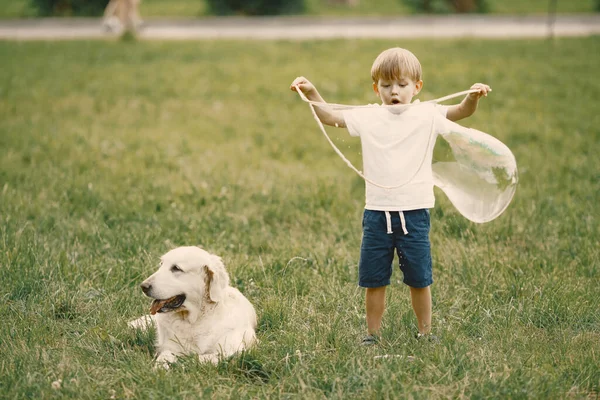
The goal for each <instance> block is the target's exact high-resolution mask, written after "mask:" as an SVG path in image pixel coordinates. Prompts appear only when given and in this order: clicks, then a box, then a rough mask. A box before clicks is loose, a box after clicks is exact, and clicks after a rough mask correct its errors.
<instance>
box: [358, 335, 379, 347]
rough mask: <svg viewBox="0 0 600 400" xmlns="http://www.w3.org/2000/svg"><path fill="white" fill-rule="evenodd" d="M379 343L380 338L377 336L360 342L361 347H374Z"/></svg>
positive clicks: (370, 336) (367, 337)
mask: <svg viewBox="0 0 600 400" xmlns="http://www.w3.org/2000/svg"><path fill="white" fill-rule="evenodd" d="M377 343H379V336H376V335H367V336H365V337H364V338H363V340H362V341H361V342H360V345H361V346H373V345H374V344H377Z"/></svg>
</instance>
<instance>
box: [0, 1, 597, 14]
mask: <svg viewBox="0 0 600 400" xmlns="http://www.w3.org/2000/svg"><path fill="white" fill-rule="evenodd" d="M305 4H306V13H307V14H308V15H323V16H389V15H410V14H412V12H413V11H412V9H411V7H410V6H408V5H407V4H406V3H405V2H404V1H403V0H376V1H375V0H360V1H358V3H357V4H356V5H355V6H353V7H348V6H343V5H336V4H332V3H329V2H327V1H323V0H305ZM487 4H488V8H489V10H488V12H489V13H492V14H545V13H547V12H548V5H549V0H530V1H522V0H487ZM556 10H557V12H559V13H591V12H594V11H597V0H558V1H557V2H556ZM140 13H141V14H142V16H144V17H146V18H152V17H199V16H205V15H206V14H207V13H208V10H207V6H206V4H205V2H204V1H202V0H168V1H165V0H142V2H141V5H140ZM35 14H36V11H35V8H34V7H33V6H32V5H31V0H0V18H24V17H33V16H35Z"/></svg>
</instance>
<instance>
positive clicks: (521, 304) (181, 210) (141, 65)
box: [0, 37, 600, 399]
mask: <svg viewBox="0 0 600 400" xmlns="http://www.w3.org/2000/svg"><path fill="white" fill-rule="evenodd" d="M399 44H400V45H402V46H404V47H407V48H410V49H412V50H413V51H414V52H415V53H416V54H417V56H418V57H419V58H420V59H421V62H422V64H423V67H424V72H425V76H424V79H425V88H424V91H423V92H422V95H421V96H420V97H421V98H422V99H431V98H435V97H439V96H442V95H445V94H448V93H453V92H456V91H460V90H464V89H467V88H468V87H469V86H470V85H471V84H472V83H474V82H486V83H489V84H490V85H491V86H492V87H493V89H494V91H493V93H492V94H491V95H490V97H488V98H486V99H485V100H484V101H482V103H481V106H480V109H479V111H478V112H477V114H476V115H474V116H473V117H472V118H470V119H468V120H465V121H464V125H467V126H473V127H477V128H479V129H481V130H484V131H487V132H489V133H491V134H493V135H495V136H496V137H498V138H499V139H500V140H502V141H503V142H505V143H506V144H507V145H508V146H509V147H510V148H511V149H512V150H513V152H514V153H515V156H516V158H517V160H518V163H519V167H520V185H519V188H518V190H517V193H516V196H515V198H514V200H513V203H512V204H511V206H510V207H509V208H508V210H507V211H506V212H505V214H503V215H502V216H501V217H500V218H498V219H497V220H495V221H493V222H490V223H487V224H484V225H476V224H473V223H470V222H469V221H467V220H465V219H464V218H463V217H461V216H460V215H459V214H458V213H457V212H456V211H455V210H454V209H453V208H452V206H451V205H450V204H449V202H448V201H447V199H446V198H445V197H444V195H443V194H441V192H437V200H438V201H437V204H436V207H435V209H433V210H432V233H431V240H432V244H433V257H434V278H435V280H436V283H435V284H434V285H433V298H434V299H433V300H434V331H435V332H436V334H438V335H439V336H441V338H442V340H441V342H440V343H438V344H429V343H422V342H417V341H416V340H415V339H414V334H415V332H416V327H415V324H416V323H415V320H414V317H413V313H412V310H411V306H410V302H409V296H408V289H407V288H406V287H405V286H404V285H403V284H401V283H400V281H401V273H400V272H399V271H398V270H397V269H395V273H394V277H393V278H394V279H393V280H394V282H393V284H392V285H391V287H390V289H389V290H388V309H387V311H386V314H385V316H384V330H383V338H384V339H383V342H382V344H381V345H380V346H376V347H372V348H361V347H359V346H358V345H357V344H358V342H359V340H360V338H361V336H362V335H363V334H364V332H365V321H364V311H363V301H364V293H363V291H362V290H361V289H359V288H357V284H356V281H357V261H358V253H359V245H360V238H361V228H360V219H361V214H362V207H363V205H364V188H363V182H362V181H361V180H360V178H358V177H357V176H355V175H354V173H353V172H352V171H350V170H349V169H348V168H347V167H346V166H345V165H344V164H343V162H342V161H341V160H340V159H339V158H337V156H336V155H335V153H334V152H333V151H332V150H331V149H330V147H329V145H328V144H327V143H326V141H325V139H324V138H323V137H322V135H321V134H320V132H319V131H318V128H317V126H316V124H315V122H314V120H313V119H312V116H311V114H310V111H309V109H308V107H307V106H306V105H305V104H304V103H303V102H301V101H300V100H299V99H298V97H297V95H296V94H294V93H293V92H291V91H289V89H288V86H289V84H290V82H291V81H292V80H293V78H295V77H296V76H297V75H305V76H307V77H309V78H311V79H312V80H313V81H314V82H315V84H317V85H318V87H319V88H320V90H321V93H322V94H323V96H324V97H325V98H326V99H328V100H329V101H335V102H340V103H350V104H362V103H366V102H373V101H375V98H374V96H373V94H372V92H371V91H370V82H369V79H370V78H369V70H370V66H371V62H372V60H373V59H374V57H375V56H376V55H377V54H378V53H379V52H380V51H381V50H382V49H384V48H387V47H391V46H395V45H399ZM599 48H600V38H598V37H596V38H586V39H557V40H556V41H554V42H549V41H542V40H540V41H536V40H531V41H477V40H460V41H454V40H452V41H450V40H448V41H439V40H438V41H418V40H410V41H408V40H407V41H403V42H402V43H398V42H392V41H376V40H368V41H332V42H327V41H319V42H245V41H240V42H233V41H232V42H211V41H200V42H181V43H177V42H122V41H114V42H113V41H92V42H83V41H81V42H77V41H74V42H60V43H51V42H0V57H1V59H2V60H4V61H3V67H2V68H1V69H0V148H1V149H2V152H1V153H0V154H1V155H0V282H2V285H1V286H0V296H1V298H2V307H0V318H2V321H4V322H3V323H2V324H0V343H1V344H2V346H1V347H2V355H1V357H0V393H1V394H0V397H2V398H7V399H25V398H38V399H45V398H74V399H75V398H76V399H99V398H119V399H127V398H140V399H148V398H181V399H194V398H198V397H199V396H201V395H204V396H205V397H207V398H302V399H319V398H339V399H349V398H356V399H365V398H370V399H375V398H414V399H432V398H433V399H437V398H475V399H477V398H511V399H519V398H531V399H542V398H544V399H548V398H550V399H551V398H556V399H558V398H575V399H592V398H597V397H598V395H599V393H600V310H599V307H598V299H599V298H600V285H599V283H600V279H599V278H600V261H599V259H600V246H599V244H600V243H599V241H600V228H599V218H600V213H599V206H598V199H599V198H600V190H599V187H600V186H599V185H600V175H599V171H600V158H599V157H598V152H599V150H600V149H599V147H598V146H599V143H600V128H599V126H600V118H599V116H598V110H597V101H598V98H600V81H599V80H598V79H597V66H598V65H599V64H600V52H599V51H598V49H599ZM332 55H334V56H333V57H332ZM333 133H334V137H335V140H336V141H337V143H338V144H339V145H340V146H341V147H342V149H343V150H344V151H345V152H346V154H347V155H348V156H349V158H351V159H352V160H353V161H354V162H356V163H358V164H359V163H360V160H359V155H358V151H359V143H358V142H357V141H356V140H354V139H351V138H349V137H348V136H347V135H346V134H345V133H344V132H343V131H342V130H339V132H333ZM178 245H202V246H203V247H204V248H206V249H208V250H209V251H211V252H214V253H216V254H219V255H220V256H222V257H223V259H224V261H225V263H226V265H227V266H228V269H229V272H230V275H231V278H232V284H233V285H235V286H236V287H238V288H239V289H240V290H241V291H242V292H243V293H244V294H245V295H246V296H247V297H248V298H249V299H250V300H251V301H252V302H253V303H254V305H255V306H256V308H257V311H258V315H259V328H258V336H259V339H260V341H261V343H260V346H258V347H257V348H255V349H254V350H252V351H250V352H248V353H246V354H245V355H243V356H237V357H233V358H232V359H230V360H226V361H223V362H222V363H221V364H220V365H219V366H217V367H214V366H209V365H201V364H199V363H198V362H197V361H195V360H194V358H193V357H190V358H185V359H183V360H182V362H180V363H179V364H178V365H177V366H176V367H174V368H173V369H172V370H171V371H169V372H165V371H153V370H152V356H153V334H152V333H139V332H133V331H131V330H129V329H128V328H127V326H126V323H127V321H128V320H130V319H132V318H135V317H138V316H140V315H142V314H144V313H146V312H147V311H148V309H149V301H148V299H147V298H145V297H144V296H143V294H142V292H141V290H140V289H139V284H140V283H141V281H142V280H143V279H144V278H145V277H147V276H148V275H149V274H150V273H151V272H153V270H154V269H155V268H156V267H157V263H158V257H159V256H160V255H161V254H162V253H164V252H166V251H167V250H169V249H171V248H173V247H175V246H178ZM385 354H391V355H400V357H393V358H387V359H385V358H384V359H376V358H375V357H376V356H378V355H385ZM409 356H410V357H409ZM59 380H60V382H61V383H60V387H59V388H58V383H55V386H56V387H55V388H53V387H52V384H53V382H58V381H59Z"/></svg>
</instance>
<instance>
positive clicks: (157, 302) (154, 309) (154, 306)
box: [150, 299, 169, 315]
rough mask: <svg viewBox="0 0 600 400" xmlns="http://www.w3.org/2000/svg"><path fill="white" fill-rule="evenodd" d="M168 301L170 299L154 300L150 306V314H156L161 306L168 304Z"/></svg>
mask: <svg viewBox="0 0 600 400" xmlns="http://www.w3.org/2000/svg"><path fill="white" fill-rule="evenodd" d="M168 301H169V299H167V300H154V301H153V302H152V306H151V307H150V314H152V315H154V314H156V313H157V312H158V311H159V310H160V309H161V308H163V306H164V305H165V304H167V302H168Z"/></svg>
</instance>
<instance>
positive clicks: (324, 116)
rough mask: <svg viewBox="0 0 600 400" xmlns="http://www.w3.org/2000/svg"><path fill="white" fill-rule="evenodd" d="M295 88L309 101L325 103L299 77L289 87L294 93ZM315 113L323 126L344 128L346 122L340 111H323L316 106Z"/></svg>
mask: <svg viewBox="0 0 600 400" xmlns="http://www.w3.org/2000/svg"><path fill="white" fill-rule="evenodd" d="M296 86H297V87H298V88H299V89H300V90H301V91H302V93H304V95H305V96H306V98H307V99H309V100H310V101H316V102H319V103H325V100H323V97H321V95H320V94H319V91H318V90H317V88H316V87H315V86H314V85H313V84H312V83H311V82H310V81H309V80H308V79H306V78H305V77H303V76H299V77H298V78H296V79H294V81H293V82H292V84H291V85H290V89H291V90H293V91H296ZM315 112H316V113H317V116H318V117H319V119H320V120H321V122H322V123H324V124H325V125H330V126H335V127H338V128H345V127H346V122H345V121H344V116H343V115H342V112H341V111H335V110H330V109H324V108H323V107H318V106H316V107H315Z"/></svg>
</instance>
